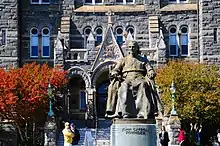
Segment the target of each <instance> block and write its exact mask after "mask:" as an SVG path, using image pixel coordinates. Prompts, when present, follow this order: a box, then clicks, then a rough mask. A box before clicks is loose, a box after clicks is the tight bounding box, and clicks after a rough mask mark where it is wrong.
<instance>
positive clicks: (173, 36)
mask: <svg viewBox="0 0 220 146" xmlns="http://www.w3.org/2000/svg"><path fill="white" fill-rule="evenodd" d="M169 48H170V50H169V53H170V56H178V43H177V30H176V27H175V26H172V27H170V29H169Z"/></svg>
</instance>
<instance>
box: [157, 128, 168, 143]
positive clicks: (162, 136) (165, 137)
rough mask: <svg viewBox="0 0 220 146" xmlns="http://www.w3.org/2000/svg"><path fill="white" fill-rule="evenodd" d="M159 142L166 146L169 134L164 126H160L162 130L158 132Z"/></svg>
mask: <svg viewBox="0 0 220 146" xmlns="http://www.w3.org/2000/svg"><path fill="white" fill-rule="evenodd" d="M159 139H160V144H161V146H168V142H169V141H170V140H169V135H168V132H167V131H166V129H165V126H163V127H162V131H161V132H160V134H159Z"/></svg>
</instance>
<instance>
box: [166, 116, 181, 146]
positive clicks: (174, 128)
mask: <svg viewBox="0 0 220 146" xmlns="http://www.w3.org/2000/svg"><path fill="white" fill-rule="evenodd" d="M180 127H181V123H180V120H179V118H178V115H171V116H170V117H169V121H168V125H166V130H167V132H168V134H169V139H170V142H169V145H178V135H179V131H178V129H179V128H180Z"/></svg>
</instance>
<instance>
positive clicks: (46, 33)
mask: <svg viewBox="0 0 220 146" xmlns="http://www.w3.org/2000/svg"><path fill="white" fill-rule="evenodd" d="M42 57H50V30H49V29H48V28H43V29H42Z"/></svg>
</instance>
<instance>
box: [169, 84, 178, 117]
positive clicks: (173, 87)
mask: <svg viewBox="0 0 220 146" xmlns="http://www.w3.org/2000/svg"><path fill="white" fill-rule="evenodd" d="M170 93H171V98H172V110H171V115H177V112H176V110H175V106H174V101H175V95H174V94H175V93H176V88H175V86H174V82H173V81H172V84H171V87H170Z"/></svg>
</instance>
